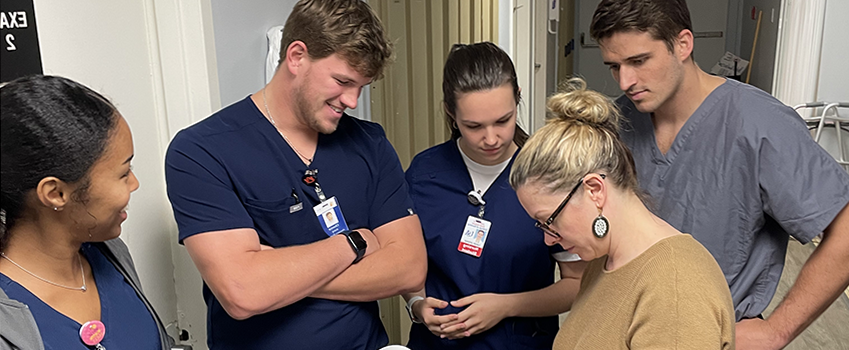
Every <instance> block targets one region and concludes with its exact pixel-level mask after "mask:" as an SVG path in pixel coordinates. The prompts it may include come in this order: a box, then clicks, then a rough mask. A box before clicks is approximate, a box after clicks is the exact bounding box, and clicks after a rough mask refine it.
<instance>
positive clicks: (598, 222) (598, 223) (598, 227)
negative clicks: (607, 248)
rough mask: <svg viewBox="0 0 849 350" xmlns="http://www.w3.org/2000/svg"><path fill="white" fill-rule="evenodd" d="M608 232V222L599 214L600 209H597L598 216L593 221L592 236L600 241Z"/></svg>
mask: <svg viewBox="0 0 849 350" xmlns="http://www.w3.org/2000/svg"><path fill="white" fill-rule="evenodd" d="M608 232H610V221H607V218H606V217H604V214H602V213H601V208H598V216H596V218H595V220H593V235H595V237H596V238H598V239H602V238H604V237H605V236H607V233H608Z"/></svg>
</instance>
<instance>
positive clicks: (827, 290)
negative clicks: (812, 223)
mask: <svg viewBox="0 0 849 350" xmlns="http://www.w3.org/2000/svg"><path fill="white" fill-rule="evenodd" d="M837 266H840V267H845V266H849V209H847V208H844V209H843V211H842V212H841V214H839V215H838V217H837V218H836V219H835V221H834V222H832V225H830V226H829V229H827V230H826V232H825V234H824V237H823V240H822V243H820V245H819V247H817V249H816V250H814V252H813V253H812V254H811V256H810V258H808V261H807V262H805V265H804V266H803V267H802V271H801V272H800V273H799V277H798V278H797V279H796V283H795V284H794V285H793V287H791V288H790V291H789V292H788V293H787V296H786V297H785V298H784V300H783V301H782V302H781V304H779V306H778V307H777V308H776V309H775V311H774V312H773V313H772V315H770V317H769V318H768V319H767V321H768V322H769V323H770V325H771V326H772V327H773V329H775V330H776V331H778V332H779V336H780V337H781V339H782V340H783V344H785V345H786V344H787V343H789V342H790V341H792V340H793V339H794V338H796V336H798V335H799V334H801V333H802V332H803V331H804V330H805V329H806V328H807V327H808V326H809V325H810V324H811V323H812V322H813V321H814V320H816V319H817V317H819V316H820V315H821V314H822V313H823V312H824V311H825V310H826V309H827V308H828V307H829V306H830V305H831V304H832V303H833V302H834V300H835V299H837V297H838V296H840V293H842V292H843V291H844V290H845V289H846V287H847V286H849V269H846V268H835V267H837Z"/></svg>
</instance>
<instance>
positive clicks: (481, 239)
mask: <svg viewBox="0 0 849 350" xmlns="http://www.w3.org/2000/svg"><path fill="white" fill-rule="evenodd" d="M442 90H443V94H444V96H443V98H444V103H445V105H444V107H445V115H446V121H447V122H448V125H449V127H450V129H451V140H449V141H447V142H445V143H443V144H440V145H437V146H434V147H432V148H430V149H428V150H425V151H423V152H421V153H419V154H418V155H416V157H415V158H414V159H413V161H412V163H411V164H410V168H409V169H408V170H407V173H406V176H407V182H408V184H409V185H410V195H411V197H412V199H413V204H414V206H415V209H416V211H417V213H418V214H419V217H420V218H421V222H422V227H423V229H424V236H425V242H426V244H427V251H428V275H427V281H426V283H425V288H424V289H423V290H421V291H419V292H417V293H411V294H407V295H404V298H405V299H406V300H407V309H408V311H409V312H410V317H411V318H412V319H413V322H415V324H413V327H412V329H411V330H410V342H409V344H408V346H409V347H410V348H412V349H550V348H551V346H552V342H553V339H554V336H555V334H556V333H557V330H558V319H557V315H558V314H559V313H562V312H565V311H567V310H568V309H569V307H570V306H571V303H572V300H571V299H568V298H563V297H562V296H563V295H574V293H570V292H569V291H570V290H574V291H577V289H578V287H579V283H580V271H581V270H582V264H583V263H582V262H579V260H580V258H578V257H577V256H575V255H572V254H570V253H568V252H565V251H562V249H559V248H550V247H547V246H546V245H545V243H544V242H543V238H542V235H539V234H538V233H539V232H537V231H538V229H536V228H534V221H533V220H532V219H531V218H530V217H529V216H528V215H527V214H526V213H525V211H524V210H523V208H522V206H521V205H520V204H519V201H518V199H517V198H516V193H515V192H514V191H513V189H512V188H511V187H510V185H509V183H508V181H507V180H508V175H509V174H510V169H511V163H512V161H513V157H514V155H515V154H516V153H517V152H518V149H519V148H520V147H521V146H522V144H523V143H524V141H525V140H526V139H527V138H528V135H527V134H526V133H525V132H524V131H523V130H522V129H521V128H520V127H519V126H518V125H517V124H516V117H517V106H518V103H519V101H520V99H521V98H520V89H519V86H518V82H517V79H516V72H515V68H514V67H513V62H512V61H511V60H510V57H509V56H507V54H506V53H505V52H504V51H502V50H501V49H500V48H499V47H498V46H496V45H495V44H492V43H489V42H484V43H477V44H472V45H460V44H458V45H454V47H452V49H451V52H450V54H449V55H448V60H447V61H446V63H445V69H444V74H443V84H442ZM555 263H559V264H560V267H561V277H562V279H561V280H560V281H558V282H557V283H554V271H555V270H554V267H555Z"/></svg>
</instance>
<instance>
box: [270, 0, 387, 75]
mask: <svg viewBox="0 0 849 350" xmlns="http://www.w3.org/2000/svg"><path fill="white" fill-rule="evenodd" d="M295 41H302V42H303V43H304V44H305V45H306V46H307V50H308V51H307V52H308V54H309V57H310V58H311V59H313V60H315V59H322V58H325V57H327V56H330V55H332V54H334V53H337V54H339V55H340V56H342V58H344V59H345V61H347V63H348V64H350V65H351V67H353V68H354V69H355V70H356V71H357V72H358V73H360V74H362V75H363V76H366V77H371V78H374V80H378V79H380V78H381V77H383V68H384V67H385V66H386V65H388V64H389V63H390V62H391V61H392V42H391V41H389V39H388V38H387V37H386V34H385V33H384V30H383V24H382V23H381V22H380V19H379V18H378V17H377V15H376V14H375V13H374V11H373V10H372V9H371V7H369V5H368V4H367V3H366V2H365V1H362V0H301V1H298V3H297V4H296V5H295V7H294V8H293V9H292V13H291V14H289V18H288V19H287V20H286V25H285V26H284V27H283V38H282V40H281V43H280V60H279V62H280V63H282V62H283V60H285V59H286V49H287V48H288V47H289V45H290V44H292V43H293V42H295Z"/></svg>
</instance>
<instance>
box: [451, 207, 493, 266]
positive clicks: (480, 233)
mask: <svg viewBox="0 0 849 350" xmlns="http://www.w3.org/2000/svg"><path fill="white" fill-rule="evenodd" d="M491 227H492V223H491V222H489V221H487V220H484V219H481V218H479V217H476V216H471V215H470V216H469V218H468V219H466V226H465V227H464V228H463V235H461V236H460V245H459V246H457V251H459V252H461V253H466V254H469V255H471V256H474V257H477V258H479V257H480V256H481V254H483V246H484V244H486V239H487V238H488V237H489V229H490V228H491Z"/></svg>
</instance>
